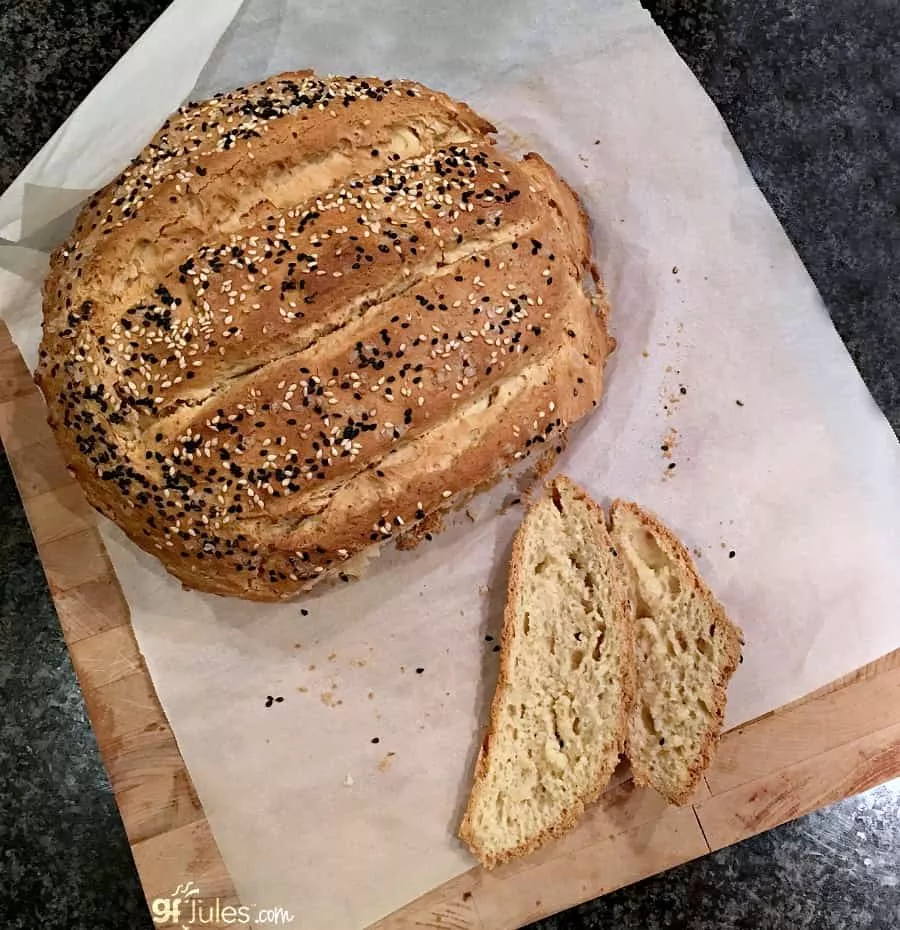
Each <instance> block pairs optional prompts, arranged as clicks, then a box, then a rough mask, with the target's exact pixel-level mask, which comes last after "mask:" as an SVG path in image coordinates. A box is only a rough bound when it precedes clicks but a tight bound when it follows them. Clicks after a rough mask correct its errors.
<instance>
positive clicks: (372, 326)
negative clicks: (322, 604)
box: [36, 72, 611, 600]
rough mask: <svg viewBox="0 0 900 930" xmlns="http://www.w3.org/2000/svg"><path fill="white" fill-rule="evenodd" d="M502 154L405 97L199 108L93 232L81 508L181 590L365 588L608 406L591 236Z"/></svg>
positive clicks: (82, 279) (106, 202) (72, 389)
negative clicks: (361, 577) (373, 557)
mask: <svg viewBox="0 0 900 930" xmlns="http://www.w3.org/2000/svg"><path fill="white" fill-rule="evenodd" d="M229 119H231V122H228V120H229ZM492 130H493V127H492V126H491V125H490V124H489V123H487V122H486V121H485V120H483V119H481V118H480V117H478V116H477V115H476V114H474V113H473V112H472V111H471V110H470V109H469V108H468V107H466V106H465V105H463V104H460V103H457V102H455V101H452V100H450V98H448V97H446V96H445V95H443V94H439V93H435V92H433V91H430V90H429V89H428V88H424V87H422V86H421V85H419V84H415V83H412V82H393V83H392V82H382V81H377V80H375V79H372V78H369V79H362V78H318V77H316V76H315V75H313V74H311V73H309V72H297V73H295V74H290V75H280V76H277V77H275V78H272V79H270V80H269V81H265V82H261V83H260V84H257V85H251V86H250V87H248V88H245V89H241V90H239V91H236V92H235V93H233V94H230V95H225V96H223V97H221V98H219V99H218V100H215V101H211V102H205V103H201V104H196V105H191V106H189V107H187V108H183V109H182V111H179V113H178V114H175V115H174V116H173V117H172V119H171V120H170V121H169V122H168V123H167V124H166V125H165V126H164V127H163V128H162V129H161V130H160V132H159V133H158V134H157V136H156V137H155V139H154V140H153V142H151V143H150V145H148V146H147V148H146V149H145V150H144V151H143V152H142V153H141V155H140V156H139V157H138V158H137V159H136V160H135V162H134V163H133V165H132V166H131V167H130V168H129V169H127V170H126V172H124V173H123V174H122V175H121V176H120V177H119V178H117V179H116V180H115V181H114V182H112V183H111V184H110V185H108V186H107V188H105V189H104V190H103V191H101V192H99V193H98V194H97V195H96V197H95V198H94V199H93V200H92V201H91V203H90V204H89V205H88V207H86V208H85V211H84V212H83V214H82V216H81V218H80V220H79V222H78V224H77V226H76V229H75V231H74V232H73V234H72V236H71V237H70V238H69V240H68V241H67V242H66V244H65V245H64V246H62V247H61V248H60V249H59V250H58V251H57V253H56V254H55V255H54V256H53V260H52V263H51V272H50V275H49V276H48V279H47V282H46V284H45V290H44V296H45V300H44V338H43V340H42V345H41V351H40V360H39V366H38V372H37V376H36V377H37V381H38V383H39V385H40V387H41V389H42V391H43V392H44V395H45V398H46V399H47V404H48V410H49V421H50V423H51V426H52V427H53V428H54V431H55V433H56V435H57V438H58V440H59V443H60V446H61V448H62V450H63V453H64V456H65V458H66V460H67V462H68V464H69V465H70V466H71V467H72V469H73V470H74V471H75V473H76V475H77V476H78V478H79V480H80V482H81V483H82V485H83V486H84V488H85V491H86V494H87V497H88V499H89V500H90V501H91V503H92V504H93V505H94V506H95V507H97V508H98V509H99V510H101V511H102V512H103V513H104V514H106V515H107V516H108V517H110V518H111V519H112V520H113V521H114V522H116V523H117V524H118V525H119V526H120V527H122V529H123V530H124V531H125V532H126V533H127V534H128V535H129V537H130V538H131V539H132V540H133V541H134V542H136V543H137V544H138V545H140V546H142V547H143V548H144V549H146V550H147V551H148V552H151V553H152V554H154V555H156V556H157V557H159V558H160V559H161V561H162V562H163V564H165V566H166V567H167V569H168V570H169V571H170V572H172V573H173V574H174V575H176V577H178V578H179V579H180V580H182V581H183V582H184V583H185V584H186V585H188V586H189V587H194V588H198V589H201V590H204V591H210V592H214V593H220V594H232V595H238V596H241V597H247V598H250V599H255V600H276V599H283V598H288V597H292V596H294V595H296V594H298V593H300V592H302V591H304V590H307V589H308V588H309V587H310V586H311V585H312V584H315V583H318V582H319V581H321V580H323V579H325V578H337V577H341V576H344V575H347V576H352V574H353V573H352V572H350V571H349V570H345V569H346V568H347V565H348V563H353V562H354V559H355V557H356V556H357V555H364V554H365V551H366V550H367V549H370V548H373V547H374V549H377V547H378V545H380V543H382V542H384V541H386V540H389V539H391V538H394V537H395V536H399V535H401V534H403V533H404V532H408V531H409V530H410V529H411V528H412V527H413V526H414V525H415V524H416V523H418V522H420V521H421V520H423V519H425V517H427V516H428V514H430V513H433V512H435V511H437V510H441V509H445V508H446V507H447V506H448V505H449V504H452V503H454V502H456V501H458V500H459V499H462V497H464V496H465V495H466V493H468V492H469V491H470V490H471V488H473V487H476V486H479V485H483V484H484V483H486V482H489V481H490V480H491V479H492V478H493V477H495V476H496V475H497V474H498V473H499V472H500V470H501V469H503V468H505V467H506V466H507V465H509V464H511V463H513V462H515V461H516V460H518V459H519V458H521V457H522V456H524V455H525V454H527V453H528V452H529V451H530V450H531V449H532V448H534V447H539V448H543V447H544V446H545V445H546V444H547V443H549V442H554V441H555V437H556V436H557V435H558V434H561V433H562V432H564V430H565V429H566V427H567V426H568V425H569V424H570V423H572V422H574V421H575V420H577V419H578V418H579V417H581V416H582V415H584V414H585V413H586V412H587V411H589V410H590V409H591V408H592V407H593V406H595V405H596V403H597V400H598V398H599V397H600V394H601V392H602V375H603V367H604V363H605V360H606V357H607V355H608V354H609V352H610V348H611V340H610V339H609V337H608V334H607V331H606V309H605V301H604V298H603V295H602V289H601V291H600V292H599V293H597V294H589V293H588V290H589V288H586V287H585V286H584V285H585V280H584V279H585V277H586V275H587V274H588V273H589V269H590V262H591V257H590V241H589V238H588V229H587V220H586V217H585V215H584V213H583V211H582V209H581V207H580V205H579V204H578V201H577V198H576V197H575V196H574V194H573V193H572V192H571V190H570V189H569V188H568V187H567V186H566V185H565V184H564V183H563V182H562V181H561V180H560V179H559V178H558V177H557V176H556V174H555V173H554V172H553V170H552V169H551V168H550V167H549V166H548V165H547V164H546V162H544V161H543V160H542V159H540V158H539V157H537V156H533V155H529V156H527V157H526V158H525V159H523V160H522V161H520V162H516V161H514V160H513V159H511V158H510V157H508V156H506V155H504V154H502V153H501V152H499V151H497V149H496V147H495V146H493V143H492V140H491V139H490V138H488V137H487V136H486V135H485V133H488V132H490V131H492ZM497 398H501V399H502V401H503V403H502V404H500V405H499V406H498V407H497V409H496V410H493V411H492V410H491V409H490V408H491V407H492V406H493V405H495V403H496V402H497ZM501 409H502V412H503V414H504V416H503V417H500V416H499V413H500V411H501ZM476 425H477V426H476ZM426 461H427V462H428V463H429V465H428V468H427V470H426V469H425V467H424V465H423V463H424V462H426Z"/></svg>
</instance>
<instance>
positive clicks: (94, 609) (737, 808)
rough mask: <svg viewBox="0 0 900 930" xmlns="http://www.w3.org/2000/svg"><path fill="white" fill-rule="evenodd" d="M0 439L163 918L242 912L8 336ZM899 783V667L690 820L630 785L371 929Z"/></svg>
mask: <svg viewBox="0 0 900 930" xmlns="http://www.w3.org/2000/svg"><path fill="white" fill-rule="evenodd" d="M0 440H2V442H3V445H4V447H5V449H6V453H7V455H8V457H9V461H10V464H11V466H12V470H13V474H14V475H15V479H16V482H17V484H18V487H19V493H20V494H21V496H22V500H23V502H24V505H25V511H26V513H27V514H28V520H29V522H30V524H31V529H32V532H33V533H34V538H35V542H36V543H37V547H38V551H39V553H40V557H41V561H42V563H43V566H44V572H45V574H46V576H47V582H48V585H49V587H50V593H51V594H52V596H53V600H54V602H55V604H56V609H57V612H58V614H59V622H60V625H61V626H62V630H63V633H64V635H65V638H66V642H67V644H68V647H69V652H70V654H71V656H72V662H73V664H74V666H75V671H76V673H77V675H78V680H79V682H80V684H81V689H82V691H83V692H84V697H85V702H86V704H87V709H88V713H89V715H90V718H91V722H92V724H93V727H94V731H95V733H96V736H97V743H98V745H99V747H100V752H101V754H102V756H103V759H104V762H105V763H106V767H107V770H108V772H109V778H110V782H111V784H112V788H113V792H114V794H115V798H116V803H117V804H118V807H119V811H120V813H121V815H122V820H123V822H124V824H125V830H126V832H127V834H128V840H129V843H130V845H131V850H132V853H133V855H134V860H135V863H136V865H137V869H138V873H139V875H140V878H141V882H142V884H143V888H144V892H145V895H146V897H147V900H148V902H152V901H153V900H154V899H156V898H160V897H163V898H166V897H169V896H170V895H171V894H172V892H173V891H174V889H175V888H176V887H177V886H178V885H179V884H181V885H184V884H185V883H186V882H189V881H192V882H194V883H195V885H196V886H198V887H199V888H200V889H201V892H202V897H203V900H204V901H205V902H208V901H210V900H212V899H216V898H217V899H218V900H219V907H220V912H221V910H222V909H224V907H225V906H226V905H228V904H231V905H237V904H238V903H239V902H238V900H237V895H236V893H235V890H234V885H233V883H232V881H231V878H230V876H229V874H228V870H227V868H226V866H225V863H224V862H223V860H222V857H221V855H220V854H219V850H218V848H217V846H216V842H215V839H214V838H213V835H212V831H211V830H210V827H209V824H208V823H207V820H206V817H205V815H204V812H203V807H202V805H201V804H200V801H199V799H198V797H197V793H196V791H195V790H194V786H193V783H192V782H191V776H190V774H189V773H188V771H187V769H186V768H185V765H184V761H183V760H182V758H181V754H180V752H179V750H178V746H177V744H176V742H175V737H174V736H173V734H172V730H171V728H170V727H169V723H168V721H167V719H166V716H165V714H164V713H163V710H162V707H161V706H160V703H159V700H158V698H157V696H156V692H155V690H154V688H153V682H152V681H151V680H150V675H149V673H148V671H147V667H146V665H145V664H144V661H143V658H142V657H141V654H140V650H139V649H138V645H137V642H136V640H135V638H134V634H133V632H132V629H131V623H130V618H129V612H128V605H127V604H126V603H125V599H124V597H123V596H122V592H121V590H120V588H119V585H118V582H117V581H116V577H115V574H114V573H113V569H112V565H111V564H110V561H109V558H108V557H107V554H106V552H105V550H104V547H103V544H102V542H101V538H100V535H99V533H98V531H97V529H96V527H95V524H94V519H93V513H92V511H91V508H90V507H89V506H88V504H87V503H86V502H85V500H84V497H83V495H82V493H81V489H80V488H79V486H78V485H77V484H76V483H75V482H74V481H73V480H72V478H71V477H70V476H69V474H68V472H67V471H66V469H65V467H64V466H63V462H62V459H61V457H60V455H59V452H58V450H57V447H56V444H55V441H54V439H53V436H52V434H51V432H50V429H49V427H48V426H47V425H46V413H45V408H44V403H43V400H42V398H41V396H40V394H39V392H38V391H37V389H36V387H35V386H34V383H33V382H32V379H31V376H30V374H29V372H28V369H27V368H26V366H25V364H24V362H23V361H22V358H21V355H20V354H19V351H18V349H17V348H16V347H15V346H14V345H13V343H12V341H11V339H10V337H9V333H8V331H7V330H6V327H5V326H3V325H2V323H0ZM897 776H900V650H897V651H895V652H892V653H890V654H889V655H887V656H884V657H883V658H882V659H879V660H878V661H877V662H874V663H872V664H871V665H867V666H865V667H864V668H861V669H858V670H857V671H856V672H854V673H853V674H851V675H849V676H847V677H846V678H843V679H841V680H839V681H836V682H833V683H832V684H831V685H829V686H827V687H825V688H823V689H821V690H819V691H817V692H815V693H814V694H811V695H808V696H807V697H805V698H804V699H802V700H800V701H797V702H796V703H793V704H789V705H786V706H785V707H781V708H779V709H778V710H776V711H774V712H772V713H770V714H767V715H766V716H764V717H761V718H759V719H757V720H754V721H752V722H751V723H748V724H745V725H744V726H741V727H738V728H737V729H735V730H732V731H730V732H729V733H727V734H725V736H724V737H723V739H722V742H721V744H720V747H719V751H718V755H717V757H716V759H715V762H714V763H713V765H712V767H711V769H710V770H709V772H708V773H707V775H706V777H705V779H704V782H703V784H702V785H701V786H700V790H699V791H698V792H697V795H696V797H695V799H694V801H693V803H692V804H690V805H688V806H686V807H683V808H672V807H667V806H666V805H665V804H664V803H663V802H662V801H661V800H660V799H659V798H658V797H657V796H656V795H655V794H653V792H651V791H649V790H641V789H636V788H635V787H634V786H633V785H632V783H631V781H630V780H629V778H628V774H627V771H621V772H619V773H617V776H616V778H614V779H613V784H612V785H611V786H610V788H609V789H608V790H607V792H606V793H605V794H604V795H603V797H602V798H601V800H600V801H599V802H598V803H597V804H596V805H595V806H594V807H593V808H592V809H591V810H590V812H589V813H588V815H587V816H586V817H585V818H584V820H583V822H582V823H581V824H580V825H579V826H578V828H577V829H576V830H574V831H573V832H572V833H570V834H568V835H567V836H565V837H563V838H562V839H560V840H558V841H555V842H553V843H550V844H548V845H547V846H545V847H544V848H542V849H541V850H539V851H538V852H537V853H535V854H534V855H532V856H530V857H528V858H527V859H525V860H522V861H520V862H515V863H510V864H508V865H506V866H502V867H500V868H498V869H496V870H494V871H493V872H490V873H488V872H485V871H484V870H482V869H481V868H473V869H471V870H470V871H468V872H466V873H465V874H463V875H460V876H459V877H457V878H455V879H453V880H452V881H450V882H447V883H446V884H444V885H441V886H440V887H438V888H435V889H433V890H432V891H430V892H429V893H428V894H426V895H424V896H423V897H421V898H419V899H417V900H416V901H412V902H410V903H409V904H407V905H406V906H405V907H403V908H402V909H401V910H399V911H397V912H396V913H395V914H393V915H391V916H390V917H387V918H385V919H384V920H381V921H379V922H378V923H377V924H376V925H374V927H373V928H372V930H376V928H377V930H406V928H409V930H411V928H422V927H432V928H442V930H514V928H517V927H521V926H523V925H524V924H527V923H529V922H531V921H534V920H537V919H538V918H540V917H544V916H547V915H548V914H553V913H556V912H558V911H561V910H564V909H566V908H569V907H572V906H573V905H575V904H578V903H580V902H582V901H585V900H588V899H590V898H595V897H598V896H600V895H602V894H605V893H607V892H609V891H612V890H614V889H616V888H620V887H622V886H623V885H628V884H630V883H632V882H635V881H638V880H639V879H642V878H646V877H647V876H650V875H654V874H656V873H657V872H661V871H663V870H665V869H669V868H671V867H672V866H676V865H679V864H680V863H682V862H687V861H688V860H690V859H695V858H697V857H699V856H703V855H706V853H708V852H711V851H712V850H715V849H721V848H722V847H723V846H728V845H729V844H731V843H736V842H738V841H739V840H743V839H746V838H747V837H749V836H753V835H754V834H756V833H760V832H762V831H764V830H768V829H770V828H771V827H774V826H776V825H778V824H780V823H784V822H785V821H787V820H791V819H793V818H795V817H799V816H800V815H802V814H805V813H808V812H809V811H813V810H816V809H817V808H819V807H822V806H824V805H826V804H831V803H833V802H835V801H838V800H840V799H841V798H845V797H848V796H849V795H852V794H856V793H858V792H860V791H864V790H866V789H868V788H871V787H873V786H875V785H878V784H881V783H882V782H885V781H887V780H889V779H891V778H895V777H897ZM204 925H205V926H211V927H225V926H231V927H233V926H234V923H233V922H232V923H230V924H229V923H227V922H226V921H223V922H219V923H206V924H204ZM296 925H297V926H302V924H300V923H298V924H296Z"/></svg>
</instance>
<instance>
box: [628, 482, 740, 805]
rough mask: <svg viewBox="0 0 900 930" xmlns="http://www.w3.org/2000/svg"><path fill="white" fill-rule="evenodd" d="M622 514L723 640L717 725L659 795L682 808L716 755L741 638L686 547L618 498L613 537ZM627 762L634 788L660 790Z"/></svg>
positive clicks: (652, 518)
mask: <svg viewBox="0 0 900 930" xmlns="http://www.w3.org/2000/svg"><path fill="white" fill-rule="evenodd" d="M623 511H624V512H627V513H629V514H631V515H632V516H633V517H634V518H635V519H637V520H638V521H639V522H640V523H641V524H642V525H643V526H644V527H645V528H646V529H647V530H648V531H649V532H650V533H652V534H653V536H654V537H655V539H656V541H657V543H658V544H660V546H661V548H662V549H663V550H664V551H665V553H666V555H667V556H668V557H669V558H671V559H673V560H674V561H675V562H677V563H678V565H679V566H680V568H681V571H682V574H683V577H685V578H687V579H688V580H689V582H690V584H691V586H692V588H693V590H694V591H695V592H696V594H697V596H698V597H699V598H700V599H701V600H702V601H703V603H704V604H705V605H706V607H707V609H708V610H709V611H710V612H711V614H712V615H713V616H714V617H715V621H714V622H715V625H716V633H717V636H721V637H722V639H723V641H724V648H725V654H726V661H725V662H724V663H723V665H722V668H721V670H720V674H719V679H718V681H717V682H716V684H715V705H714V707H713V713H714V715H715V718H716V722H715V724H714V725H713V726H711V727H710V729H709V730H708V732H707V733H706V734H705V735H704V738H703V743H702V745H701V747H700V750H699V752H698V753H697V758H696V760H695V762H694V764H693V765H691V766H690V769H689V777H688V780H687V781H686V782H685V784H684V786H683V788H682V790H681V791H679V792H675V793H672V792H670V793H665V792H662V793H663V796H664V797H665V798H666V800H667V801H669V803H670V804H677V805H683V804H687V803H688V802H689V801H690V800H691V799H692V798H693V796H694V792H695V791H696V789H697V785H698V784H699V783H700V779H701V778H702V776H703V773H704V772H705V771H706V769H707V768H708V767H709V764H710V762H711V761H712V758H713V755H714V754H715V751H716V746H717V745H718V742H719V737H720V735H721V732H722V725H723V723H724V719H725V706H726V701H727V689H728V683H729V681H730V680H731V677H732V675H733V674H734V673H735V671H736V670H737V667H738V665H739V664H740V661H741V648H742V646H743V644H744V637H743V633H742V632H741V629H740V627H738V626H737V625H736V624H735V623H734V622H732V620H731V619H730V618H729V617H728V615H727V614H726V612H725V608H724V607H723V606H722V604H721V603H720V602H719V601H718V600H717V599H716V597H715V595H714V594H713V593H712V591H711V590H710V589H709V587H708V586H707V584H706V583H705V582H704V581H703V579H702V578H701V577H700V574H699V573H698V571H697V569H696V567H695V565H694V562H693V559H691V556H690V554H689V552H688V550H687V549H686V548H685V546H684V544H683V543H682V542H681V541H680V540H679V539H678V537H677V536H675V534H674V533H673V532H672V531H671V530H670V529H669V528H668V527H667V526H665V524H663V523H662V522H661V521H660V520H659V518H658V517H657V516H655V515H654V514H652V513H650V512H649V511H647V510H644V509H643V508H642V507H640V506H638V505H637V504H635V503H633V502H631V501H624V500H619V499H617V500H615V501H613V504H612V506H611V507H610V519H611V521H612V525H613V536H615V526H616V518H617V515H618V514H621V513H622V512H623ZM629 761H630V762H631V767H632V772H633V775H634V782H635V784H636V785H640V786H650V785H651V784H652V786H653V787H654V788H655V789H656V790H660V786H659V785H657V784H655V783H652V782H651V777H650V774H649V773H648V772H647V771H645V770H644V769H642V768H641V766H640V762H639V761H638V760H636V759H634V758H631V757H630V756H629Z"/></svg>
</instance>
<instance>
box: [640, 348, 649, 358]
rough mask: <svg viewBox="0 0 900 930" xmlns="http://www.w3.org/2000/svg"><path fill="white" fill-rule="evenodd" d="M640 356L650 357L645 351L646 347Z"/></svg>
mask: <svg viewBox="0 0 900 930" xmlns="http://www.w3.org/2000/svg"><path fill="white" fill-rule="evenodd" d="M641 356H642V357H643V358H650V353H649V352H648V351H646V349H645V350H644V351H643V352H641Z"/></svg>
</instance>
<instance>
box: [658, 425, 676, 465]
mask: <svg viewBox="0 0 900 930" xmlns="http://www.w3.org/2000/svg"><path fill="white" fill-rule="evenodd" d="M678 440H679V434H678V430H677V429H675V428H674V427H672V429H670V430H669V431H668V433H666V435H665V436H663V439H662V442H661V443H660V446H659V448H660V451H661V452H662V456H663V458H664V459H671V458H672V453H673V451H674V450H675V448H676V447H677V446H678Z"/></svg>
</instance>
